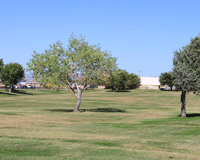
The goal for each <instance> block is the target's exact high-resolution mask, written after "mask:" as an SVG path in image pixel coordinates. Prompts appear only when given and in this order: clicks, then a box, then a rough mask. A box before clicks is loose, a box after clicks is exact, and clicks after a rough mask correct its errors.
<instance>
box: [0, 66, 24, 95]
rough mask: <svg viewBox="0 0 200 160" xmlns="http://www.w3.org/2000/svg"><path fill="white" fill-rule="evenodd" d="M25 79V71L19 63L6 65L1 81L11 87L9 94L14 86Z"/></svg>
mask: <svg viewBox="0 0 200 160" xmlns="http://www.w3.org/2000/svg"><path fill="white" fill-rule="evenodd" d="M23 77H24V69H23V67H22V65H20V64H18V63H9V64H6V65H5V66H4V67H3V69H2V71H1V81H2V83H3V84H4V85H5V86H7V85H10V90H9V92H11V91H12V85H14V84H17V83H18V82H19V81H20V80H21V79H22V78H23Z"/></svg>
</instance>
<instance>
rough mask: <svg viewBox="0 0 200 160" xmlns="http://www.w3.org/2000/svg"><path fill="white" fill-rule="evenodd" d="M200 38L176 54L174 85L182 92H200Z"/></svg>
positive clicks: (194, 39) (193, 40) (196, 38)
mask: <svg viewBox="0 0 200 160" xmlns="http://www.w3.org/2000/svg"><path fill="white" fill-rule="evenodd" d="M199 57H200V36H197V37H195V38H193V39H192V40H191V42H190V44H189V45H186V46H185V47H183V48H182V50H179V51H175V52H174V59H173V63H174V67H173V72H172V75H173V77H174V83H175V84H176V86H177V87H179V88H181V90H182V91H187V92H190V91H195V92H198V91H200V59H199Z"/></svg>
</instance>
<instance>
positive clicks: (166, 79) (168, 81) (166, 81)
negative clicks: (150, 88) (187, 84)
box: [159, 72, 174, 90]
mask: <svg viewBox="0 0 200 160" xmlns="http://www.w3.org/2000/svg"><path fill="white" fill-rule="evenodd" d="M173 80H174V78H173V76H172V72H164V73H161V75H160V77H159V82H160V84H161V85H168V86H169V87H170V88H171V90H172V87H173V85H174V82H173Z"/></svg>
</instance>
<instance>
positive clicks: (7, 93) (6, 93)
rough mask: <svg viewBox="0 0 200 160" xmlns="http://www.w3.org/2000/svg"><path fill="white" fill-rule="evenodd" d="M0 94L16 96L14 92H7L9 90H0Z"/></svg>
mask: <svg viewBox="0 0 200 160" xmlns="http://www.w3.org/2000/svg"><path fill="white" fill-rule="evenodd" d="M0 94H5V95H8V96H16V94H12V93H9V92H0Z"/></svg>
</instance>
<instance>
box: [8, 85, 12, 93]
mask: <svg viewBox="0 0 200 160" xmlns="http://www.w3.org/2000/svg"><path fill="white" fill-rule="evenodd" d="M11 92H12V85H10V88H9V93H11Z"/></svg>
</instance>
